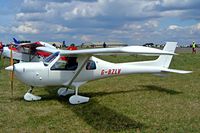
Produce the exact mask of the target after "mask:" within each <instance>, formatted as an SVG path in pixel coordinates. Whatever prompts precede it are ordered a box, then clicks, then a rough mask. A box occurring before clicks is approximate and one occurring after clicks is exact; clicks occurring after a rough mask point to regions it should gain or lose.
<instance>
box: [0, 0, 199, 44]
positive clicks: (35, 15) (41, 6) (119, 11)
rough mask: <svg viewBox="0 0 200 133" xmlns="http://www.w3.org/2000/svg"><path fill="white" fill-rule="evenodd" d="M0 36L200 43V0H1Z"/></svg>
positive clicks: (7, 39) (8, 39)
mask: <svg viewBox="0 0 200 133" xmlns="http://www.w3.org/2000/svg"><path fill="white" fill-rule="evenodd" d="M0 6H1V7H0V41H2V42H3V43H9V42H12V38H13V37H16V38H17V39H19V40H30V41H33V42H34V41H46V42H52V41H54V42H62V41H65V42H66V43H69V44H70V43H77V44H81V43H84V42H98V41H101V42H102V41H103V42H104V41H105V42H123V43H127V44H129V45H132V44H144V43H148V42H152V43H160V44H163V43H165V42H166V41H177V42H178V43H179V44H184V45H185V44H191V42H192V41H195V42H196V43H200V0H0Z"/></svg>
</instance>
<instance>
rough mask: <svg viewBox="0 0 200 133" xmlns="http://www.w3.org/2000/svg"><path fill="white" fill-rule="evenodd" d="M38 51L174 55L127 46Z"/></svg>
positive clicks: (44, 49) (83, 53) (158, 50)
mask: <svg viewBox="0 0 200 133" xmlns="http://www.w3.org/2000/svg"><path fill="white" fill-rule="evenodd" d="M36 49H37V50H41V51H46V52H50V53H55V52H60V54H61V55H111V54H118V53H131V54H161V55H174V54H175V53H173V52H168V51H164V50H160V49H156V48H149V47H144V46H127V47H117V48H97V49H82V50H74V51H70V50H60V49H51V48H46V47H37V48H36Z"/></svg>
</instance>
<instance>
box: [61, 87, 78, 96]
mask: <svg viewBox="0 0 200 133" xmlns="http://www.w3.org/2000/svg"><path fill="white" fill-rule="evenodd" d="M57 93H58V95H59V96H66V95H69V94H74V93H75V91H74V90H72V89H67V88H60V89H59V90H58V92H57Z"/></svg>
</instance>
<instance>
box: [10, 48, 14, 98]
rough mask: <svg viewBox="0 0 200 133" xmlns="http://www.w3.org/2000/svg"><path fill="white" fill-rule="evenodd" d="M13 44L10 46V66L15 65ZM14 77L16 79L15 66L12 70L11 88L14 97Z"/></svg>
mask: <svg viewBox="0 0 200 133" xmlns="http://www.w3.org/2000/svg"><path fill="white" fill-rule="evenodd" d="M12 48H13V45H11V47H10V66H13V65H14V61H13V51H12ZM13 79H14V66H13V67H12V71H11V72H10V88H11V96H12V97H13Z"/></svg>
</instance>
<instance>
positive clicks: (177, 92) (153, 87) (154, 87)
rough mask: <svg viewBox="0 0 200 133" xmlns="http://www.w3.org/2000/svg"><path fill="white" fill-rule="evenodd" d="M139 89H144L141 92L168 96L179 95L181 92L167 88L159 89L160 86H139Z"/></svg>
mask: <svg viewBox="0 0 200 133" xmlns="http://www.w3.org/2000/svg"><path fill="white" fill-rule="evenodd" d="M140 87H142V88H144V89H141V91H142V90H143V91H145V90H146V91H157V92H160V93H166V94H170V95H177V94H181V93H183V92H179V91H175V90H172V89H168V88H163V87H160V86H155V85H141V86H140Z"/></svg>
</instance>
